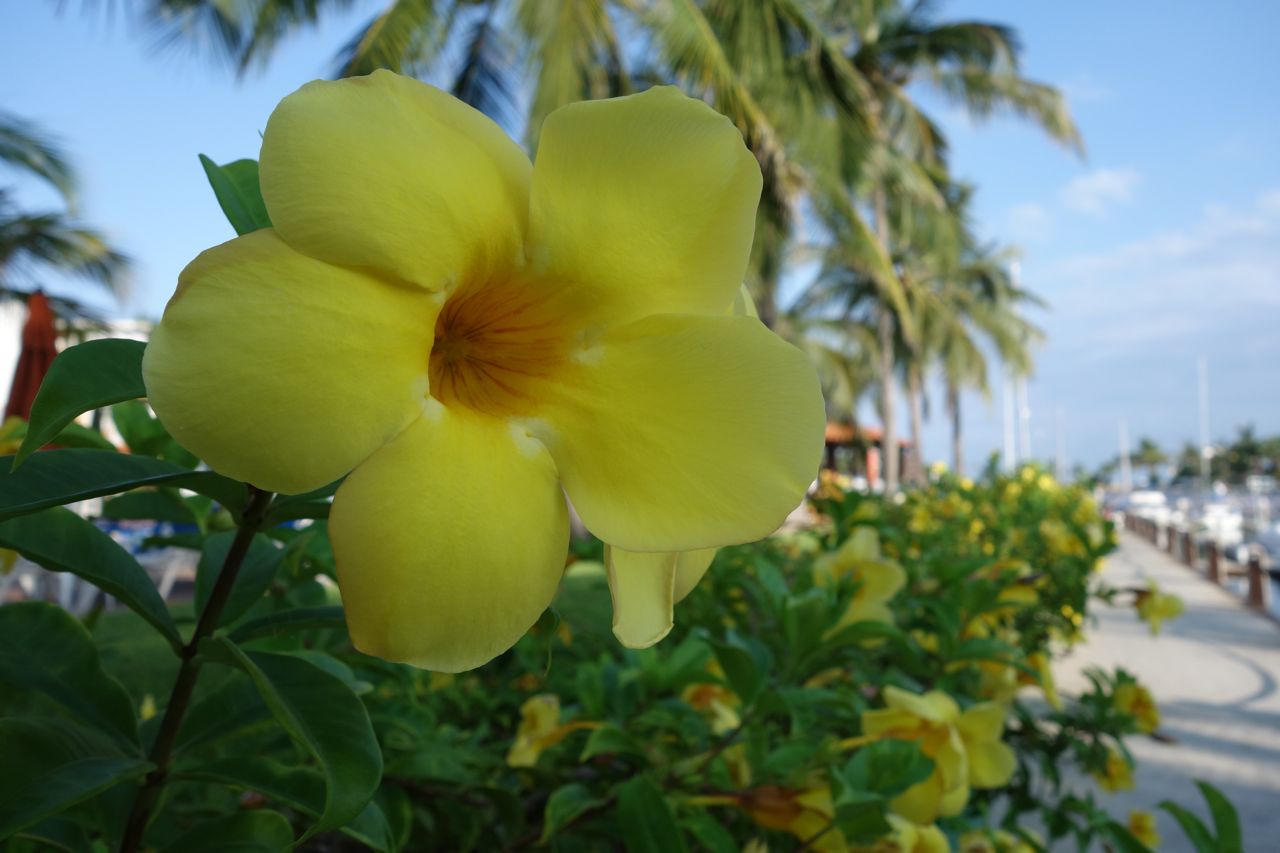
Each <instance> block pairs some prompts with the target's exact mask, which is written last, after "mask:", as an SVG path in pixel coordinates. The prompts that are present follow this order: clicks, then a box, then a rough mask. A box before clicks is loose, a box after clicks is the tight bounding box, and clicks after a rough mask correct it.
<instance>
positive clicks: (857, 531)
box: [813, 526, 907, 630]
mask: <svg viewBox="0 0 1280 853" xmlns="http://www.w3.org/2000/svg"><path fill="white" fill-rule="evenodd" d="M813 571H814V575H815V578H816V579H817V580H818V582H819V583H839V582H840V581H841V580H842V579H849V580H852V581H854V582H855V583H856V584H857V585H858V588H857V590H856V591H855V592H854V594H853V600H852V601H850V602H849V606H848V608H847V609H846V610H845V612H844V615H843V616H842V617H841V618H840V621H839V622H838V623H836V625H835V628H834V629H833V630H839V629H840V628H843V627H846V626H848V625H852V624H853V623H855V622H867V621H873V622H889V623H892V622H893V611H891V610H890V609H889V600H890V599H892V598H893V597H894V596H895V595H896V594H897V593H898V590H900V589H902V586H903V584H905V583H906V581H907V574H906V572H905V571H903V568H902V566H900V565H898V563H897V562H895V561H893V560H890V559H888V558H887V557H885V556H883V555H882V554H881V553H880V536H879V534H878V533H876V530H875V528H874V527H866V526H861V527H856V528H854V530H853V532H852V533H851V534H850V536H849V538H848V539H846V540H845V542H844V544H843V545H841V546H840V548H839V549H837V550H836V551H832V552H829V553H826V554H822V555H821V556H819V557H818V558H817V559H816V560H814V561H813Z"/></svg>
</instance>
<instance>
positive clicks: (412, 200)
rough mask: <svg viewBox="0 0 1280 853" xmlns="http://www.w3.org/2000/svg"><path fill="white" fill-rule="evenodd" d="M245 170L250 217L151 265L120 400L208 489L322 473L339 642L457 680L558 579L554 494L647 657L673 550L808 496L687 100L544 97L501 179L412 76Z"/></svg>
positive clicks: (815, 417)
mask: <svg viewBox="0 0 1280 853" xmlns="http://www.w3.org/2000/svg"><path fill="white" fill-rule="evenodd" d="M260 176H261V187H262V196H263V199H264V201H265V203H266V210H267V213H268V214H269V216H270V220H271V223H272V227H271V228H265V229H262V230H259V231H255V232H252V233H249V234H246V235H244V236H241V237H237V238H236V239H234V240H231V241H230V242H228V243H224V244H223V245H221V246H217V247H215V248H212V249H210V250H208V251H206V252H204V253H203V254H201V255H200V256H199V257H198V258H196V259H195V260H194V261H193V262H192V263H191V264H190V265H189V266H188V267H187V268H186V269H185V270H184V271H183V272H182V274H181V276H180V277H179V281H178V288H177V292H176V293H175V294H174V296H173V298H172V299H171V300H170V302H169V305H168V307H167V308H166V310H165V313H164V317H163V319H162V320H161V322H160V324H159V325H158V326H157V327H156V329H155V333H154V335H153V337H152V339H151V343H150V345H149V346H148V348H147V350H146V356H145V359H144V363H143V374H144V379H145V382H146V387H147V392H148V395H149V398H150V402H151V405H152V406H153V407H154V408H155V410H156V412H157V414H158V415H159V416H160V418H161V420H162V421H163V422H164V425H165V426H166V427H167V428H168V430H169V431H170V433H172V434H173V436H174V437H175V438H176V439H177V440H178V441H180V442H181V443H182V444H183V445H184V446H185V447H187V448H189V449H190V450H192V451H193V452H195V453H197V454H198V455H199V456H200V457H201V458H202V459H204V460H205V461H207V462H208V463H209V465H210V467H212V468H213V469H214V470H216V471H219V472H221V473H223V474H226V475H228V476H231V477H235V478H237V479H240V480H244V481H246V482H249V483H251V484H253V485H255V486H257V487H259V488H261V489H265V490H269V491H277V492H287V493H298V492H306V491H309V490H312V489H316V488H319V487H322V486H324V485H326V484H328V483H330V482H332V481H334V480H337V479H338V478H340V477H343V476H344V475H348V474H349V476H347V477H346V480H345V482H344V483H343V484H342V486H341V488H339V489H338V492H337V495H336V498H335V500H334V502H333V508H332V513H331V516H330V521H329V533H330V537H331V539H332V544H333V550H334V554H335V555H336V562H337V573H338V580H339V584H340V586H341V589H342V594H343V601H344V605H345V607H346V612H347V619H348V624H349V628H350V633H351V637H352V640H353V641H354V642H355V644H356V646H357V647H358V648H360V649H361V650H363V651H366V652H368V653H370V654H374V655H378V656H380V657H383V658H387V659H389V660H395V661H403V662H407V663H412V664H416V665H418V666H422V667H425V668H428V669H437V670H445V671H461V670H465V669H470V668H473V667H476V666H479V665H481V664H483V663H485V662H486V661H488V660H490V659H491V658H493V657H494V656H496V655H498V654H500V653H501V652H503V651H505V650H506V649H508V648H510V647H511V646H512V645H513V644H514V643H515V642H516V641H517V640H518V639H519V638H520V637H521V636H522V635H523V634H524V633H525V631H527V630H528V629H529V627H530V626H531V625H533V624H534V623H535V622H536V621H537V619H538V617H539V615H540V614H541V613H542V611H543V610H544V609H545V608H546V606H547V605H548V603H549V602H550V601H551V598H552V596H553V595H554V594H555V591H556V588H557V585H558V584H559V582H560V577H561V573H562V571H563V569H564V563H565V552H566V546H567V542H568V537H569V516H568V511H567V506H566V502H565V495H567V496H568V499H569V500H571V501H572V502H573V505H574V508H575V509H576V510H577V512H578V514H579V515H580V516H581V518H582V520H583V521H584V522H585V523H586V525H587V527H588V528H590V529H591V530H592V531H593V532H594V533H595V534H597V535H598V536H599V537H600V538H601V539H603V540H604V541H606V542H608V543H609V544H610V545H611V546H612V560H611V571H610V578H611V579H612V580H613V581H614V584H615V607H617V608H619V609H620V610H621V611H622V613H621V616H620V618H619V623H620V624H621V625H622V626H623V629H622V630H621V631H620V633H621V634H623V636H622V639H623V641H624V642H627V643H630V644H633V645H643V644H646V643H649V642H653V641H655V640H656V639H657V638H658V637H660V636H661V635H662V634H664V633H665V631H666V629H667V628H669V624H670V608H671V605H672V603H673V602H674V600H675V599H676V598H677V597H678V596H677V595H676V594H675V588H676V587H677V586H678V585H683V584H685V583H687V581H688V580H689V578H690V577H692V576H694V575H697V574H698V571H697V570H696V569H697V568H698V566H691V567H690V568H689V570H688V571H684V572H682V570H681V568H680V565H678V564H679V563H681V558H680V557H679V555H680V553H681V552H688V551H698V550H703V549H711V548H715V547H718V546H723V545H728V544H733V543H741V542H748V541H753V540H756V539H759V538H761V537H763V536H765V535H766V534H768V533H769V532H771V531H772V530H773V529H774V528H776V527H777V526H778V525H779V524H780V523H781V521H782V520H783V519H784V518H785V517H786V515H787V514H788V513H789V512H790V511H791V510H792V509H793V508H794V507H795V506H796V505H797V504H798V503H799V502H800V500H801V498H802V496H803V495H804V492H805V490H806V488H807V487H808V486H809V484H810V482H811V481H812V480H813V478H814V475H815V472H816V471H817V468H818V460H819V456H820V454H821V450H822V436H823V427H824V423H825V416H824V411H823V402H822V395H821V392H820V389H819V385H818V380H817V376H816V373H815V371H814V368H813V367H812V366H811V365H810V364H809V362H808V360H807V359H806V358H805V356H804V355H803V353H801V352H800V351H799V350H797V349H796V348H794V347H792V346H791V345H789V344H787V343H785V342H784V341H782V339H781V338H779V337H778V336H776V335H774V334H773V333H772V332H770V331H769V330H768V329H767V328H765V327H764V326H763V325H762V324H761V323H760V322H759V321H758V320H756V319H754V318H752V317H750V316H740V315H742V314H744V313H745V310H744V309H743V308H741V307H740V308H739V311H738V312H736V313H737V314H738V316H735V312H734V303H735V301H738V302H741V299H740V296H741V282H742V278H743V273H744V270H745V269H746V264H747V259H748V253H749V251H750V248H751V241H752V234H753V229H754V223H755V213H756V206H757V202H758V200H759V195H760V187H761V175H760V168H759V165H758V163H757V162H756V159H755V158H754V157H753V156H752V155H751V153H750V152H749V151H748V150H747V148H746V146H745V144H744V143H743V140H742V136H741V134H740V133H739V132H738V130H737V128H735V127H734V126H733V124H732V123H731V122H730V121H729V120H728V119H726V118H724V117H723V116H720V115H717V114H716V113H715V112H714V111H713V110H712V109H711V108H710V107H708V106H707V105H706V104H704V103H703V102H701V101H698V100H694V99H692V98H688V97H686V96H684V95H682V94H680V93H679V92H678V91H677V90H676V89H674V88H671V87H658V88H654V89H651V90H649V91H647V92H644V93H642V94H639V95H632V96H628V97H624V98H616V99H612V100H605V101H589V102H581V103H575V104H570V105H568V106H565V107H563V108H561V109H559V110H557V111H556V112H555V113H553V114H552V115H550V116H549V117H548V118H547V119H546V121H545V122H544V123H543V126H542V133H541V138H540V141H539V144H538V156H537V163H536V164H532V165H531V164H530V162H529V160H528V158H527V157H526V156H525V154H524V153H523V152H522V151H521V150H520V148H519V147H518V146H517V145H516V143H515V142H513V141H512V140H511V139H509V138H508V137H507V136H506V135H505V134H503V133H502V131H501V130H500V129H499V128H498V126H497V125H496V124H494V123H493V122H492V121H490V120H489V119H488V118H486V117H485V116H484V115H482V114H481V113H479V112H477V111H476V110H474V109H472V108H471V107H469V106H467V105H465V104H463V103H462V102H461V101H459V100H457V99H455V98H453V97H451V96H450V95H448V94H446V93H444V92H441V91H439V90H437V89H434V88H432V87H430V86H427V85H425V84H423V83H420V82H418V81H416V80H412V79H410V78H407V77H401V76H398V75H396V74H393V73H390V72H386V71H378V72H375V73H374V74H372V75H370V76H368V77H357V78H350V79H346V80H341V81H336V82H325V81H316V82H313V83H308V84H307V85H306V86H303V87H302V88H301V89H300V90H298V91H297V92H295V93H294V94H292V95H290V96H288V97H287V98H285V99H284V100H283V101H282V102H281V104H280V105H279V106H278V107H277V108H276V110H275V112H274V113H273V114H272V116H271V118H270V120H269V121H268V123H267V127H266V131H265V134H264V137H263V143H262V153H261V160H260ZM628 555H637V556H635V557H631V556H628ZM692 562H693V563H697V564H700V567H701V568H705V563H704V562H702V558H701V557H697V558H694V559H693V560H692ZM695 579H696V578H695Z"/></svg>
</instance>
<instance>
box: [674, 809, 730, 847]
mask: <svg viewBox="0 0 1280 853" xmlns="http://www.w3.org/2000/svg"><path fill="white" fill-rule="evenodd" d="M680 825H681V826H683V827H684V828H685V829H687V830H689V832H690V833H691V834H692V835H693V837H694V838H695V839H697V841H698V844H699V845H700V846H701V847H702V848H703V849H704V850H706V851H708V853H738V842H736V841H734V840H733V833H731V832H730V831H729V830H727V829H725V827H724V824H722V823H720V821H718V820H716V819H715V818H714V817H712V816H711V815H710V814H708V813H706V812H703V811H700V812H694V813H693V814H692V815H689V816H688V817H686V818H684V819H683V820H681V821H680Z"/></svg>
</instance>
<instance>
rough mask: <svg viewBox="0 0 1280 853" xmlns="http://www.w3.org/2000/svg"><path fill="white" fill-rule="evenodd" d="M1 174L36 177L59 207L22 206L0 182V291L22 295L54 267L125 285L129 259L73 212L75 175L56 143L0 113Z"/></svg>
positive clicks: (117, 286) (113, 286)
mask: <svg viewBox="0 0 1280 853" xmlns="http://www.w3.org/2000/svg"><path fill="white" fill-rule="evenodd" d="M0 167H5V168H4V170H3V172H4V174H3V176H2V177H9V176H14V177H24V178H35V179H37V180H40V181H43V182H44V183H46V184H48V185H49V186H51V187H53V189H54V190H56V191H57V193H58V194H59V196H60V197H61V199H62V202H63V206H64V209H62V210H42V211H30V210H24V209H23V208H22V207H21V206H20V205H19V204H18V202H17V200H16V199H15V198H14V195H13V190H12V188H11V187H7V186H3V185H0V293H3V294H5V295H10V296H15V295H18V296H22V295H25V294H26V293H29V292H30V291H32V290H34V289H36V288H38V287H39V286H40V283H41V282H40V274H41V272H42V270H46V269H54V270H58V271H61V272H66V273H70V274H72V275H75V276H78V277H80V278H83V279H85V280H87V281H90V282H92V283H94V284H97V285H101V286H103V287H105V288H107V289H108V290H110V291H111V292H113V293H117V294H118V293H119V292H120V290H121V289H122V288H123V286H124V282H125V276H126V273H127V271H128V266H129V263H128V259H127V258H126V257H125V256H124V254H122V253H121V252H119V251H118V250H116V249H114V248H112V246H111V245H110V244H109V243H108V242H107V240H106V238H105V237H104V236H103V235H102V234H101V232H99V231H97V230H95V229H93V228H89V227H87V226H85V225H84V224H83V223H81V222H79V221H78V220H77V219H76V217H75V210H76V176H75V172H74V170H73V169H72V168H71V165H70V162H69V161H68V159H67V157H66V156H65V154H63V152H62V151H61V149H60V148H59V147H58V146H57V145H56V144H55V143H53V142H52V141H51V140H50V139H49V138H48V137H47V136H46V135H45V134H44V133H42V132H41V131H40V129H39V128H37V127H36V126H35V125H33V124H31V123H30V122H27V121H24V120H22V119H19V118H17V117H15V116H12V115H8V114H3V113H0Z"/></svg>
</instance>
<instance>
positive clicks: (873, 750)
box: [839, 739, 933, 797]
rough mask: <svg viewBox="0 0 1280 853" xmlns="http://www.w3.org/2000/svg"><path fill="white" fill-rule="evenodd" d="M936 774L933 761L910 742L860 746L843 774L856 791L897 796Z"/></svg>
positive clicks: (915, 743)
mask: <svg viewBox="0 0 1280 853" xmlns="http://www.w3.org/2000/svg"><path fill="white" fill-rule="evenodd" d="M932 773H933V761H932V760H931V759H930V758H929V757H928V756H927V755H925V754H924V753H923V752H921V751H920V745H919V744H918V743H917V742H915V741H910V740H892V739H890V740H877V741H873V742H872V743H869V744H867V745H866V746H862V747H859V749H858V751H857V752H856V753H855V754H854V756H853V758H851V759H849V761H848V763H847V764H845V766H844V768H843V769H842V771H841V773H840V774H839V775H840V776H841V777H842V778H843V781H844V782H846V783H847V784H848V786H849V787H850V788H852V789H854V790H860V791H872V792H874V793H876V794H879V795H881V796H884V797H894V796H897V795H898V794H900V793H902V792H903V791H905V790H906V789H907V788H910V787H911V786H912V785H915V784H917V783H918V782H923V781H924V780H925V779H928V778H929V776H930V774H932Z"/></svg>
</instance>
